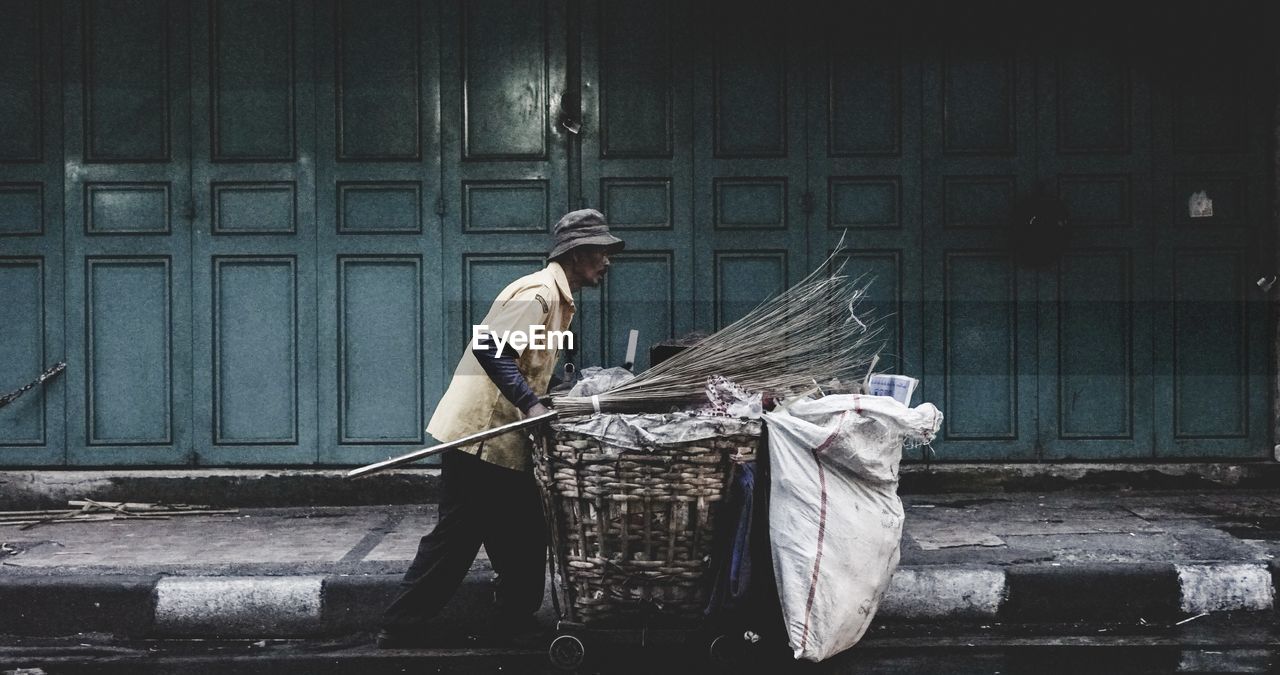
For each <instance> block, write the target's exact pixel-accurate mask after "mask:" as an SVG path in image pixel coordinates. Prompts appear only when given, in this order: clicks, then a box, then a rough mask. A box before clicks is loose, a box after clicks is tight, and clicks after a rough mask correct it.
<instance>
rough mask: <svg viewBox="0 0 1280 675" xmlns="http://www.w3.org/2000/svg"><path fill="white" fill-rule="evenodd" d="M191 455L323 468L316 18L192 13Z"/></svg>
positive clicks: (273, 7) (268, 8)
mask: <svg viewBox="0 0 1280 675" xmlns="http://www.w3.org/2000/svg"><path fill="white" fill-rule="evenodd" d="M192 19H193V20H192V25H191V37H192V67H191V75H192V89H191V96H192V103H193V111H192V118H191V131H190V133H191V140H192V145H191V176H192V180H193V186H192V189H193V215H194V220H193V221H192V251H191V264H192V268H193V271H194V274H193V278H192V305H193V307H194V312H193V316H194V318H195V321H194V328H195V330H194V335H193V342H194V344H193V354H194V362H195V363H197V364H207V365H202V366H201V367H197V368H196V369H195V372H194V379H193V383H192V384H193V389H192V392H191V399H192V404H193V406H194V407H195V427H194V439H193V443H194V446H195V447H194V452H195V453H196V458H197V461H199V462H200V463H202V464H256V465H263V464H305V463H311V462H315V461H316V459H317V450H316V447H317V435H316V407H315V401H316V349H315V344H316V265H315V257H316V230H315V224H316V208H315V170H314V164H313V162H314V157H315V114H314V107H313V106H312V105H311V104H310V102H311V101H313V100H314V98H315V85H314V67H315V62H314V50H315V39H314V32H313V31H314V6H313V4H312V3H310V2H257V1H252V0H196V2H194V3H193V5H192Z"/></svg>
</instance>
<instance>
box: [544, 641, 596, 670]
mask: <svg viewBox="0 0 1280 675" xmlns="http://www.w3.org/2000/svg"><path fill="white" fill-rule="evenodd" d="M547 656H548V657H549V658H550V659H551V665H553V666H555V667H556V668H559V669H560V670H577V669H578V667H579V666H581V665H582V662H583V660H585V659H586V656H587V648H586V647H585V646H584V645H583V644H582V640H579V639H578V638H576V637H574V636H572V635H560V636H557V637H556V639H554V640H552V641H551V646H550V647H547Z"/></svg>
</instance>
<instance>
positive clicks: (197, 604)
mask: <svg viewBox="0 0 1280 675" xmlns="http://www.w3.org/2000/svg"><path fill="white" fill-rule="evenodd" d="M1273 565H1274V564H1272V565H1269V564H1268V563H1206V564H1198V565H1182V564H1177V565H1175V564H1172V563H1170V564H1151V563H1143V564H1104V563H1092V564H1086V565H1071V566H1062V567H1049V566H1043V565H1021V566H1012V567H1008V568H1005V567H999V566H994V565H986V566H984V565H920V566H909V567H901V568H899V569H898V571H897V572H896V573H895V575H894V578H893V580H892V582H891V583H890V586H889V590H888V591H887V592H886V594H885V597H884V600H883V602H882V603H881V606H880V609H879V612H878V613H877V616H876V620H877V621H885V622H911V623H928V622H934V621H939V622H986V621H1008V622H1019V623H1038V622H1054V623H1057V622H1071V621H1108V622H1111V621H1137V620H1138V619H1144V620H1146V621H1149V622H1150V621H1173V620H1178V619H1181V618H1185V617H1187V616H1194V615H1197V614H1201V613H1212V612H1227V611H1269V610H1271V609H1272V608H1273V607H1274V604H1275V595H1276V593H1275V586H1274V582H1273V576H1272V575H1273V572H1272V570H1273V569H1274V567H1273ZM491 576H492V574H491V572H489V571H488V570H474V571H472V572H471V573H470V574H469V575H468V577H467V579H466V581H465V582H464V583H463V585H462V587H461V588H460V590H459V592H458V594H457V596H455V598H454V599H453V600H452V601H451V602H450V603H449V605H448V606H446V608H445V610H444V612H443V614H442V616H441V622H442V623H447V624H449V625H453V626H458V627H460V628H464V629H465V628H467V627H471V626H477V627H478V626H482V625H483V624H484V622H485V621H486V620H487V619H488V615H489V611H490V610H489V605H490V600H491V598H492V584H491V583H490V578H491ZM1278 576H1280V575H1278ZM399 584H400V575H393V574H388V575H375V576H341V575H328V576H317V575H307V576H302V575H296V576H275V577H268V576H260V577H219V576H205V577H161V576H122V575H116V576H111V575H101V576H99V575H93V576H90V575H86V576H67V577H26V576H22V577H19V576H12V575H11V576H0V607H5V608H6V611H5V612H0V634H9V635H24V636H37V635H39V636H47V635H71V634H75V633H83V632H107V633H116V634H121V635H127V636H129V637H206V638H213V637H218V638H240V637H256V638H276V637H279V638H290V637H312V636H321V635H337V634H344V633H355V632H363V631H370V630H373V629H374V628H375V627H376V625H377V620H378V617H379V615H380V613H381V610H382V608H383V607H384V606H385V605H386V603H387V602H388V601H389V600H390V598H391V597H392V595H393V594H394V593H395V592H396V589H397V587H398V586H399ZM542 615H543V617H542V618H543V619H544V620H547V621H552V620H554V617H552V616H551V614H550V609H549V607H546V606H544V608H543V611H542Z"/></svg>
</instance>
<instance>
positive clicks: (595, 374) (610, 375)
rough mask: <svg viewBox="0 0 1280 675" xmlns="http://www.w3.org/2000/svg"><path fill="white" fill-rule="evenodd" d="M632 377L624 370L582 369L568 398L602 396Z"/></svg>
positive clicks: (597, 367) (596, 367) (595, 367)
mask: <svg viewBox="0 0 1280 675" xmlns="http://www.w3.org/2000/svg"><path fill="white" fill-rule="evenodd" d="M633 377H635V373H632V372H631V371H629V370H627V369H626V368H601V367H600V366H591V367H589V368H583V369H582V374H581V377H580V378H579V379H578V381H577V382H575V383H574V385H573V388H572V389H570V390H569V393H568V396H578V397H582V398H585V397H588V396H594V395H596V394H603V393H604V392H606V391H609V390H610V389H613V388H614V387H616V386H618V385H620V384H622V383H623V382H626V381H627V380H630V379H631V378H633Z"/></svg>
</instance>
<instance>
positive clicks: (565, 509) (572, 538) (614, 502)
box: [534, 425, 760, 624]
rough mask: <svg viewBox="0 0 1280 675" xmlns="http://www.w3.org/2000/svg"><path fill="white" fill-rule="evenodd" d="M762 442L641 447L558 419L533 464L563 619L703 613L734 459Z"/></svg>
mask: <svg viewBox="0 0 1280 675" xmlns="http://www.w3.org/2000/svg"><path fill="white" fill-rule="evenodd" d="M759 441H760V437H759V436H758V435H738V436H724V437H718V438H713V439H705V440H701V441H697V442H696V443H691V444H686V445H678V446H672V447H657V448H651V449H646V450H643V451H634V450H626V449H620V448H610V447H607V446H606V444H605V443H604V442H603V441H601V440H600V439H597V438H595V437H592V436H588V435H583V434H579V433H574V432H571V431H568V430H566V429H564V428H561V427H559V426H558V425H553V428H552V430H551V432H550V433H549V434H547V435H546V436H544V439H543V443H542V449H541V452H538V453H535V454H536V455H537V457H536V461H535V465H534V472H535V474H536V475H537V478H538V481H539V482H540V483H541V485H542V488H543V490H542V494H543V499H544V506H545V512H546V514H547V517H548V521H549V525H550V527H549V529H550V533H551V544H552V548H553V551H554V554H555V558H556V562H557V565H558V567H559V568H560V569H559V571H560V579H559V584H558V588H557V589H556V591H557V592H558V593H559V594H560V596H559V597H560V599H561V601H562V603H563V605H562V608H561V613H562V617H561V618H562V619H566V620H568V621H572V622H576V623H582V624H607V623H618V622H622V623H625V622H628V621H631V620H633V619H634V618H635V615H637V614H645V615H647V616H650V617H651V616H653V614H654V611H655V610H656V612H657V614H659V615H660V616H663V617H667V618H672V619H677V620H683V619H693V618H696V617H698V616H700V615H701V613H702V610H703V608H704V607H705V606H706V603H707V597H708V591H709V588H708V584H707V583H706V581H707V580H706V579H704V576H705V572H706V571H707V569H708V566H709V559H710V555H711V545H712V540H713V538H714V536H713V535H714V532H715V520H716V511H717V506H718V505H719V502H720V500H721V497H722V495H724V494H725V490H726V485H727V483H728V480H729V477H730V471H731V468H732V466H733V464H734V462H735V461H748V460H750V459H754V454H755V450H756V448H757V446H758V444H759Z"/></svg>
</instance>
